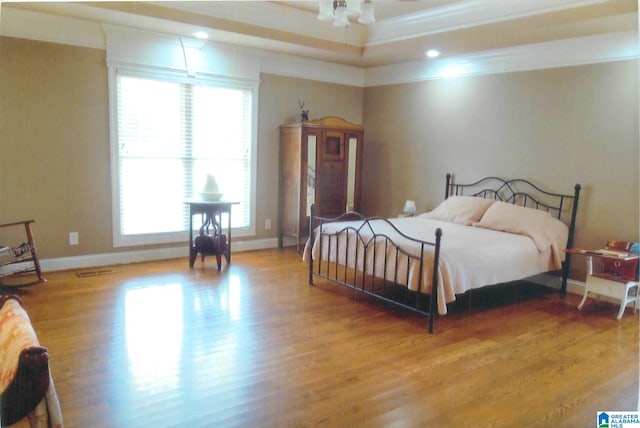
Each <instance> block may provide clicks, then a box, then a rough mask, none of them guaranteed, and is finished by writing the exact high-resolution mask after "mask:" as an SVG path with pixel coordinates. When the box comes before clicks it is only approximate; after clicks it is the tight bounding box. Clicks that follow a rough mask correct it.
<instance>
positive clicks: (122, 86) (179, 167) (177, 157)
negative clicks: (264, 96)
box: [112, 69, 255, 246]
mask: <svg viewBox="0 0 640 428" xmlns="http://www.w3.org/2000/svg"><path fill="white" fill-rule="evenodd" d="M114 73H115V74H114V76H112V79H113V80H112V81H114V82H115V88H116V89H115V96H116V102H115V106H116V109H115V113H114V115H115V121H114V122H115V125H114V129H113V131H114V132H113V134H114V137H113V138H112V159H113V189H114V191H113V197H114V245H115V246H126V245H141V244H151V243H165V242H182V241H185V240H186V239H187V238H186V236H187V235H186V233H187V232H186V231H187V230H188V227H189V210H188V206H187V205H186V204H185V203H184V202H185V200H186V199H188V198H190V197H194V196H198V194H199V192H200V190H201V189H202V187H203V186H204V182H205V179H206V175H207V174H213V175H214V176H215V177H216V179H217V182H218V185H219V187H220V191H221V192H222V193H223V194H224V199H225V200H232V201H238V202H239V204H237V205H234V206H233V209H232V215H231V224H232V227H233V229H234V234H238V233H239V235H240V236H242V235H248V234H251V233H253V231H254V229H255V228H254V226H253V225H252V218H253V215H252V212H253V210H254V208H253V201H254V198H253V182H254V178H255V162H254V152H255V150H254V147H253V146H254V144H253V141H254V140H255V139H254V136H253V135H254V128H253V108H254V105H255V103H254V101H255V100H254V98H255V94H254V92H255V88H254V86H253V85H251V84H243V83H242V82H238V81H236V80H213V79H210V80H207V79H200V78H199V79H186V78H184V79H181V78H179V77H176V76H172V75H171V74H159V73H154V74H153V75H152V74H145V73H140V72H134V71H128V70H122V69H117V70H114Z"/></svg>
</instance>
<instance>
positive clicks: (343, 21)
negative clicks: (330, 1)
mask: <svg viewBox="0 0 640 428" xmlns="http://www.w3.org/2000/svg"><path fill="white" fill-rule="evenodd" d="M333 26H334V27H348V26H349V18H348V16H347V2H346V1H338V2H336V10H335V12H334V16H333Z"/></svg>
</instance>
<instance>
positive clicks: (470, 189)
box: [444, 173, 581, 293]
mask: <svg viewBox="0 0 640 428" xmlns="http://www.w3.org/2000/svg"><path fill="white" fill-rule="evenodd" d="M580 188H581V186H580V184H576V185H575V186H574V193H573V194H563V193H555V192H548V191H546V190H543V189H541V188H540V187H538V186H536V185H535V184H533V183H532V182H530V181H529V180H525V179H522V178H514V179H510V180H505V179H503V178H499V177H484V178H481V179H480V180H478V181H476V182H474V183H465V184H461V183H454V182H453V175H452V174H450V173H448V174H447V182H446V187H445V195H444V196H445V199H446V198H448V197H449V196H453V195H468V196H478V197H481V198H486V199H496V200H499V201H505V202H510V203H512V204H516V205H520V206H524V207H529V208H535V209H539V210H545V211H548V212H550V213H551V214H552V215H554V216H555V217H557V218H558V219H559V220H561V221H564V222H565V223H566V224H567V226H568V227H569V236H568V239H567V248H571V247H572V246H573V236H574V229H575V226H576V213H577V211H578V199H579V197H580ZM570 260H571V256H570V254H567V255H566V258H565V263H564V265H563V268H562V292H563V293H564V292H565V291H566V286H567V277H568V276H569V264H570Z"/></svg>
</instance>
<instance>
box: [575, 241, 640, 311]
mask: <svg viewBox="0 0 640 428" xmlns="http://www.w3.org/2000/svg"><path fill="white" fill-rule="evenodd" d="M566 252H567V253H569V254H578V255H583V256H585V257H586V258H587V281H586V284H585V287H584V295H583V296H582V300H581V301H580V304H579V305H578V309H579V310H582V308H583V306H584V304H585V302H586V301H587V297H588V296H589V293H591V294H595V295H596V296H606V297H611V298H614V299H617V300H620V309H619V310H618V316H617V317H616V318H617V319H618V320H620V319H622V316H623V315H624V309H625V308H626V307H627V305H628V304H629V303H633V313H636V311H637V309H638V305H640V286H639V282H638V277H637V274H636V273H635V272H634V274H633V276H629V275H628V274H627V273H623V274H618V273H611V272H595V271H594V260H596V259H601V260H607V261H610V262H613V265H617V266H621V265H622V264H623V262H632V263H633V262H634V261H635V263H633V265H634V266H636V267H637V261H638V254H635V253H630V252H627V251H615V250H610V249H591V248H569V249H567V250H566ZM634 270H635V269H634ZM630 292H634V293H635V294H632V293H630Z"/></svg>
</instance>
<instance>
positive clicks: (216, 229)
mask: <svg viewBox="0 0 640 428" xmlns="http://www.w3.org/2000/svg"><path fill="white" fill-rule="evenodd" d="M185 203H186V204H188V205H189V267H190V268H193V264H194V263H195V260H196V257H197V256H198V253H200V254H201V256H202V261H204V257H205V255H214V256H216V259H217V262H218V270H220V269H221V263H220V257H221V255H224V258H225V259H226V261H227V264H229V263H231V206H232V205H235V204H238V203H239V202H230V201H205V200H202V199H189V200H187V201H185ZM223 214H227V220H228V221H227V225H226V227H225V228H226V234H225V233H223V232H224V230H223V225H222V215H223ZM194 215H200V216H201V224H202V225H201V226H200V228H199V230H200V236H202V235H204V234H205V230H207V229H209V228H210V229H211V230H213V235H211V239H213V240H214V242H215V245H213V246H209V247H205V246H202V245H196V244H195V243H194V236H193V216H194ZM221 240H224V242H221Z"/></svg>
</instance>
